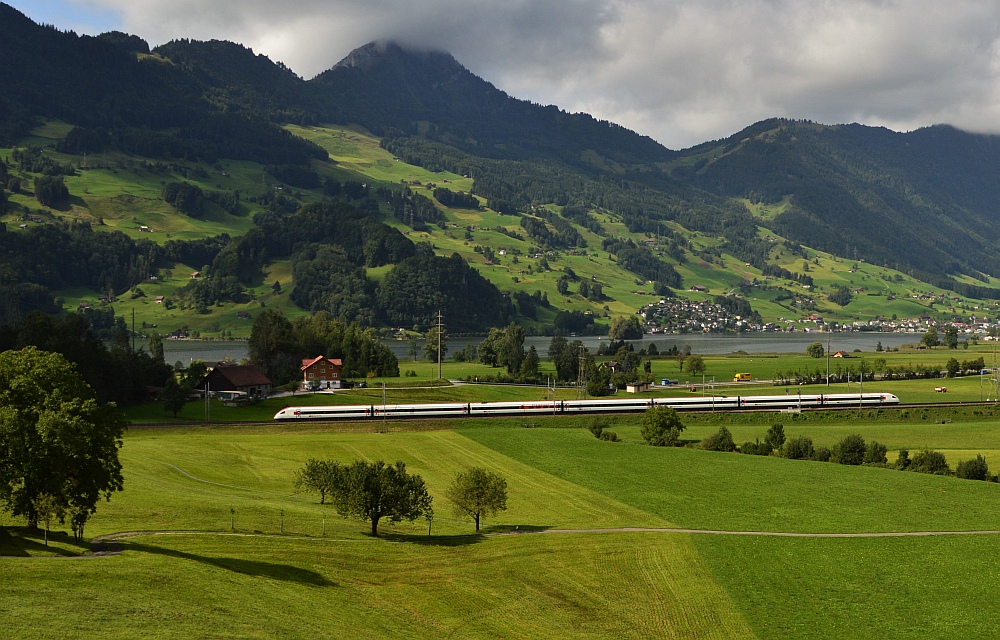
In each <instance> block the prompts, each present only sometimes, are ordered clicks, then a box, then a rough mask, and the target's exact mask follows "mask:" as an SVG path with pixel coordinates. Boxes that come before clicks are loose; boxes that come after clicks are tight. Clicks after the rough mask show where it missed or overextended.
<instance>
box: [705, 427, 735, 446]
mask: <svg viewBox="0 0 1000 640" xmlns="http://www.w3.org/2000/svg"><path fill="white" fill-rule="evenodd" d="M701 448H702V449H704V450H705V451H736V443H735V442H733V434H732V433H730V432H729V429H727V428H725V427H719V430H718V431H716V432H715V433H713V434H712V435H710V436H708V437H707V438H705V439H704V440H702V441H701Z"/></svg>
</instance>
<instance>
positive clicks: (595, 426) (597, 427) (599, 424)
mask: <svg viewBox="0 0 1000 640" xmlns="http://www.w3.org/2000/svg"><path fill="white" fill-rule="evenodd" d="M610 426H611V421H610V420H608V419H607V418H605V417H602V416H598V417H596V418H591V420H590V424H589V425H587V429H588V430H589V431H590V432H591V433H592V434H594V437H595V438H600V437H601V434H603V433H604V430H605V429H607V428H608V427H610Z"/></svg>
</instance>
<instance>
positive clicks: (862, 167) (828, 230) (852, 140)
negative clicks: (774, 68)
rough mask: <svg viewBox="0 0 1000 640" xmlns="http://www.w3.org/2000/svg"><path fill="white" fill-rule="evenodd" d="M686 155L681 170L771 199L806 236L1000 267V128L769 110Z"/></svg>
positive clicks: (883, 255) (881, 259)
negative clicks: (836, 121)
mask: <svg viewBox="0 0 1000 640" xmlns="http://www.w3.org/2000/svg"><path fill="white" fill-rule="evenodd" d="M683 158H684V160H681V161H678V162H677V163H676V165H675V167H674V175H675V176H683V177H684V179H686V180H688V181H689V182H690V183H691V184H693V185H696V186H697V187H698V188H701V189H705V190H706V191H710V192H712V193H715V194H717V195H720V196H728V197H736V198H745V199H747V200H749V201H752V202H754V203H757V204H763V205H767V206H770V207H771V208H772V209H775V210H777V211H778V213H777V214H776V215H774V217H773V218H772V219H770V220H768V221H766V222H765V221H762V224H766V225H767V226H768V227H769V228H770V229H772V230H773V231H775V232H777V233H780V234H782V235H784V236H786V237H788V238H791V239H793V240H796V241H798V242H800V243H802V244H806V245H809V246H812V247H815V248H818V249H822V250H824V251H829V252H831V253H834V254H838V255H842V256H846V257H850V258H864V259H867V260H869V261H871V262H875V263H878V264H887V265H890V266H893V267H896V268H900V269H904V270H913V271H914V272H916V273H920V274H923V275H925V276H926V275H928V274H929V275H932V276H944V275H947V274H967V275H971V276H973V277H981V274H983V273H988V274H997V273H1000V252H998V250H997V240H998V239H1000V216H998V215H997V214H998V211H1000V209H998V204H997V203H998V196H1000V183H998V180H997V179H998V177H1000V176H998V169H1000V138H998V137H997V136H989V135H977V134H971V133H966V132H963V131H959V130H958V129H955V128H953V127H949V126H935V127H929V128H924V129H918V130H916V131H913V132H910V133H897V132H894V131H890V130H888V129H884V128H877V127H867V126H863V125H859V124H852V125H839V126H822V125H817V124H814V123H809V122H793V121H787V120H769V121H765V122H761V123H757V124H756V125H754V126H752V127H750V128H748V129H746V130H744V131H742V132H740V133H738V134H736V135H734V136H731V137H730V138H728V139H726V140H722V141H719V142H718V143H708V144H705V145H700V146H698V147H695V148H693V149H690V150H687V151H686V152H685V153H684V154H683ZM699 158H700V159H699ZM692 159H697V160H696V162H694V163H691V162H690V161H691V160H692Z"/></svg>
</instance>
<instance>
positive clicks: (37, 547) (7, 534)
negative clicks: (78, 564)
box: [0, 527, 90, 558]
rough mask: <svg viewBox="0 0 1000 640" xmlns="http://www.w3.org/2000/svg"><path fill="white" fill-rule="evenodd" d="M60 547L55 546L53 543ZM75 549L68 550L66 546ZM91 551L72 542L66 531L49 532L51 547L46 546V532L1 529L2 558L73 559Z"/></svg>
mask: <svg viewBox="0 0 1000 640" xmlns="http://www.w3.org/2000/svg"><path fill="white" fill-rule="evenodd" d="M56 542H58V543H60V546H53V543H56ZM67 543H68V544H70V545H72V547H74V548H66V546H65V545H66V544H67ZM89 551H90V547H89V545H87V544H78V543H74V542H72V541H71V539H70V537H69V535H68V534H67V533H66V532H65V531H49V546H46V545H45V530H44V529H32V528H29V527H17V528H14V529H12V528H9V527H8V528H3V527H0V556H7V557H13V558H33V557H40V556H61V557H66V558H72V557H76V556H80V555H84V554H86V553H88V552H89Z"/></svg>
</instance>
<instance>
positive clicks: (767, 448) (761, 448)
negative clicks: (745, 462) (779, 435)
mask: <svg viewBox="0 0 1000 640" xmlns="http://www.w3.org/2000/svg"><path fill="white" fill-rule="evenodd" d="M772 451H774V449H773V448H771V445H770V444H768V443H767V442H761V441H760V440H759V439H758V440H756V441H754V442H744V443H743V446H742V447H740V453H745V454H747V455H748V456H769V455H771V452H772Z"/></svg>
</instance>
